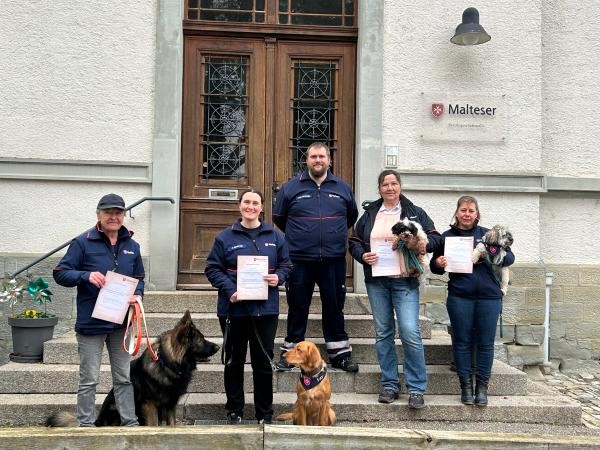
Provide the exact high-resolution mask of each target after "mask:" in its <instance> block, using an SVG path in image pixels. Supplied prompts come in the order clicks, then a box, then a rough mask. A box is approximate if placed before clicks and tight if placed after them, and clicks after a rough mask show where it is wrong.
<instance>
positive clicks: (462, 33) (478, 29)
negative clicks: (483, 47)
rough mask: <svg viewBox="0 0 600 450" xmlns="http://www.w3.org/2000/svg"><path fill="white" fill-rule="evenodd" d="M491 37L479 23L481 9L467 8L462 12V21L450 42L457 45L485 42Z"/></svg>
mask: <svg viewBox="0 0 600 450" xmlns="http://www.w3.org/2000/svg"><path fill="white" fill-rule="evenodd" d="M490 39H491V36H490V35H489V34H487V33H486V32H485V30H484V29H483V27H482V26H481V25H479V11H477V9H476V8H467V9H465V10H464V11H463V14H462V23H461V24H460V25H459V26H457V27H456V33H455V34H454V36H453V37H452V39H450V42H452V43H453V44H457V45H477V44H483V43H484V42H487V41H489V40H490Z"/></svg>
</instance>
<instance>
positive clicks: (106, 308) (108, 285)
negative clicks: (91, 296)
mask: <svg viewBox="0 0 600 450" xmlns="http://www.w3.org/2000/svg"><path fill="white" fill-rule="evenodd" d="M137 285H138V280H137V279H136V278H131V277H128V276H126V275H121V274H120V273H116V272H107V273H106V282H105V284H104V287H103V288H102V289H100V293H99V294H98V298H97V299H96V306H94V311H92V317H94V318H96V319H102V320H106V321H108V322H114V323H118V324H121V323H123V320H125V314H127V310H128V309H129V297H131V296H132V295H133V294H134V293H135V288H136V287H137Z"/></svg>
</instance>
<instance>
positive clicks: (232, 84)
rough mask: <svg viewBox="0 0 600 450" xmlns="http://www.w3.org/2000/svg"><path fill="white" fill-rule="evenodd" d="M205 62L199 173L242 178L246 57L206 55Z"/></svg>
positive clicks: (208, 176)
mask: <svg viewBox="0 0 600 450" xmlns="http://www.w3.org/2000/svg"><path fill="white" fill-rule="evenodd" d="M204 66H205V67H204V77H205V78H204V93H203V95H202V104H203V109H204V123H203V133H202V134H201V147H202V156H203V158H202V161H203V162H202V176H203V177H204V178H205V179H207V180H208V179H238V180H239V179H240V178H245V177H246V149H247V147H248V135H247V132H246V122H247V120H246V119H247V116H248V97H247V93H246V89H247V80H246V76H247V70H248V58H247V57H245V56H240V57H235V58H231V57H219V56H208V57H206V58H205V59H204Z"/></svg>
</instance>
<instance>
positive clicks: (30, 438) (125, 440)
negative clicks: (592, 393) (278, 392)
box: [0, 425, 600, 450]
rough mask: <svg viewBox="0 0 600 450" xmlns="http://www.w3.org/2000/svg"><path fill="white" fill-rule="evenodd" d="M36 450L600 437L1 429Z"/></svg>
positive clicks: (587, 443)
mask: <svg viewBox="0 0 600 450" xmlns="http://www.w3.org/2000/svg"><path fill="white" fill-rule="evenodd" d="M32 446H34V447H36V448H63V449H75V448H94V449H110V450H114V449H116V448H128V449H133V448H144V449H148V450H151V449H157V450H158V449H172V448H211V449H212V450H217V449H261V448H262V449H273V450H275V449H281V448H294V449H303V448H306V449H314V448H331V449H334V448H361V449H364V448H389V449H391V448H394V449H398V448H425V449H429V448H443V449H450V448H452V449H462V448H484V449H491V448H494V449H499V448H511V449H515V448H516V449H560V448H566V447H570V448H586V449H588V448H600V437H598V436H553V435H535V434H533V435H532V434H512V433H475V432H455V431H429V430H405V429H379V428H378V429H365V428H350V427H349V428H337V427H296V426H291V425H267V426H265V427H264V428H263V427H262V426H259V425H238V426H226V425H215V426H202V427H198V426H189V427H176V428H167V427H162V428H161V427H139V428H114V427H106V428H92V429H90V428H86V429H82V428H61V429H48V428H41V427H36V428H13V429H0V448H1V449H9V448H10V449H30V448H32Z"/></svg>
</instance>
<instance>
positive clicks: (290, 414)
mask: <svg viewBox="0 0 600 450" xmlns="http://www.w3.org/2000/svg"><path fill="white" fill-rule="evenodd" d="M276 419H277V420H293V419H294V413H293V412H292V411H290V412H286V413H281V414H279V415H278V416H277V417H276Z"/></svg>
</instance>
